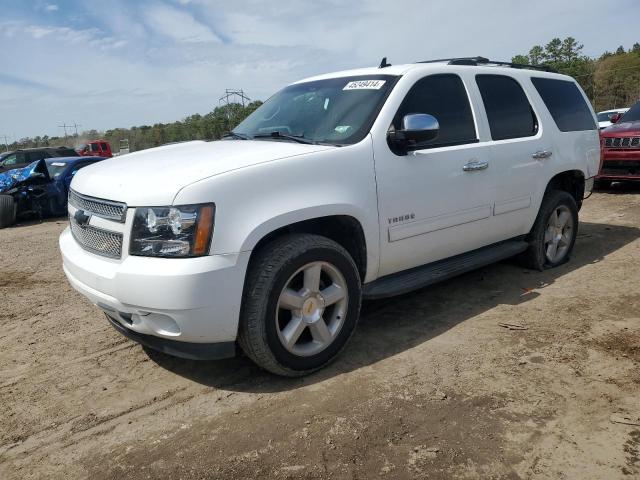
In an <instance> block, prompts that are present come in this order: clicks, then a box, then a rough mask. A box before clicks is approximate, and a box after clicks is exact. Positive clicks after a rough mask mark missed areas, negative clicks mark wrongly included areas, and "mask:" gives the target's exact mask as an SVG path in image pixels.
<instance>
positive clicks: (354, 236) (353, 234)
mask: <svg viewBox="0 0 640 480" xmlns="http://www.w3.org/2000/svg"><path fill="white" fill-rule="evenodd" d="M278 220H279V221H278ZM292 233H312V234H317V235H322V236H324V237H327V238H329V239H331V240H333V241H334V242H336V243H338V244H339V245H341V246H342V247H343V248H344V249H345V250H347V252H349V255H351V258H353V261H354V262H355V264H356V266H357V267H358V272H359V273H360V278H361V280H362V282H363V283H364V281H365V278H367V276H371V275H373V274H374V273H375V271H376V270H377V265H375V264H374V262H373V261H372V252H371V251H370V245H369V243H368V242H367V239H366V236H365V230H364V228H363V225H362V222H361V221H360V220H359V219H358V218H356V217H355V216H353V215H350V214H331V215H321V216H311V217H308V218H304V219H298V220H296V221H290V222H287V221H284V219H273V220H272V221H270V222H268V223H267V224H264V225H261V226H260V227H258V228H256V229H255V230H254V231H253V232H252V233H251V235H249V237H248V238H247V240H246V241H245V244H244V247H243V250H251V257H250V259H249V263H251V260H252V259H253V257H254V256H255V254H256V253H257V252H258V251H260V250H261V249H262V248H263V247H264V246H265V245H267V244H268V243H270V242H271V241H273V240H275V239H276V238H279V237H281V236H283V235H288V234H292Z"/></svg>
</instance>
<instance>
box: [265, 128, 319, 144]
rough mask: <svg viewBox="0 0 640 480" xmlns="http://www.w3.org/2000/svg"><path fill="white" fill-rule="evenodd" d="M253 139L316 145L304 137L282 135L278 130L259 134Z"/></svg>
mask: <svg viewBox="0 0 640 480" xmlns="http://www.w3.org/2000/svg"><path fill="white" fill-rule="evenodd" d="M253 138H282V139H285V140H293V141H294V142H298V143H306V144H308V145H313V144H315V143H316V142H314V141H313V140H309V139H308V138H304V136H303V135H287V134H286V133H280V132H279V131H277V130H275V131H273V132H269V133H258V134H256V135H254V136H253Z"/></svg>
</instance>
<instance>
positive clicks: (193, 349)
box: [105, 313, 236, 360]
mask: <svg viewBox="0 0 640 480" xmlns="http://www.w3.org/2000/svg"><path fill="white" fill-rule="evenodd" d="M105 315H106V316H107V319H108V320H109V323H111V326H112V327H113V328H115V329H116V330H117V331H118V332H120V333H121V334H122V335H124V336H125V337H127V338H128V339H130V340H133V341H134V342H138V343H139V344H140V345H144V346H145V347H149V348H151V349H153V350H157V351H159V352H162V353H166V354H167V355H172V356H174V357H180V358H186V359H187V360H221V359H223V358H231V357H235V356H236V342H220V343H192V342H178V341H176V340H169V339H166V338H160V337H155V336H153V335H145V334H143V333H138V332H134V331H133V330H129V329H128V328H126V327H124V326H123V325H122V324H120V322H119V321H118V320H116V319H114V318H113V317H111V315H109V314H107V313H105Z"/></svg>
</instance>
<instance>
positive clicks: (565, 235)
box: [519, 190, 578, 271]
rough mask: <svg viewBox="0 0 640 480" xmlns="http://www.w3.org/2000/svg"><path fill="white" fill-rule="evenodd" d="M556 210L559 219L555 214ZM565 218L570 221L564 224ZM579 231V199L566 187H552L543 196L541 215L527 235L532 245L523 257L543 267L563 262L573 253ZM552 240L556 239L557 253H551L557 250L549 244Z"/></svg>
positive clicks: (537, 267) (525, 261)
mask: <svg viewBox="0 0 640 480" xmlns="http://www.w3.org/2000/svg"><path fill="white" fill-rule="evenodd" d="M554 213H555V215H556V217H555V218H556V219H557V221H553V220H552V218H551V217H552V215H554ZM564 220H566V222H567V223H564V225H563V226H561V225H560V224H561V223H563V221H564ZM553 223H556V225H555V226H553V225H552V224H553ZM554 227H555V230H554ZM577 234H578V207H577V205H576V201H575V199H574V198H573V197H572V196H571V195H570V194H569V193H567V192H565V191H562V190H552V191H549V192H547V193H546V194H545V196H544V198H543V199H542V204H541V205H540V210H539V211H538V216H537V218H536V221H535V223H534V224H533V228H532V229H531V232H530V233H529V236H528V237H527V241H528V242H529V248H528V249H527V250H526V251H525V252H523V253H522V254H521V255H520V257H519V259H520V261H521V263H522V264H523V265H524V266H526V267H528V268H532V269H534V270H540V271H542V270H544V269H545V268H553V267H557V266H558V265H562V264H563V263H566V262H567V261H568V260H569V258H570V256H571V252H572V251H573V246H574V244H575V241H576V236H577ZM558 236H560V237H559V238H558ZM556 242H557V243H556ZM552 243H556V250H555V252H556V253H557V255H555V256H552V255H550V253H553V252H554V250H553V248H549V246H550V244H552Z"/></svg>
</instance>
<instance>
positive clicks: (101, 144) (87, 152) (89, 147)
mask: <svg viewBox="0 0 640 480" xmlns="http://www.w3.org/2000/svg"><path fill="white" fill-rule="evenodd" d="M76 152H78V155H81V156H83V157H107V158H110V157H113V154H112V153H111V145H109V142H107V141H106V140H91V141H90V142H88V143H85V144H83V145H80V146H79V147H78V148H77V149H76Z"/></svg>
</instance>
